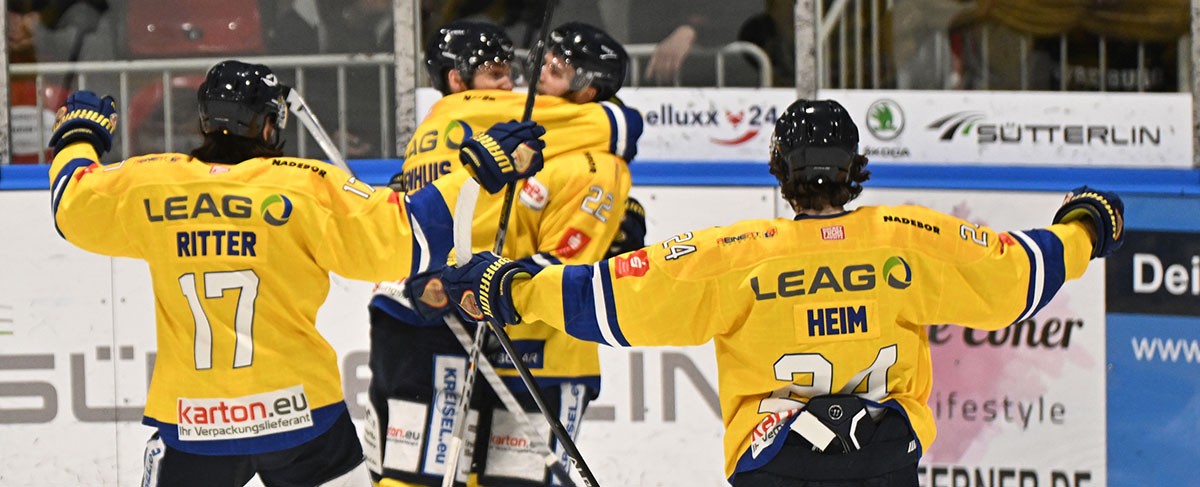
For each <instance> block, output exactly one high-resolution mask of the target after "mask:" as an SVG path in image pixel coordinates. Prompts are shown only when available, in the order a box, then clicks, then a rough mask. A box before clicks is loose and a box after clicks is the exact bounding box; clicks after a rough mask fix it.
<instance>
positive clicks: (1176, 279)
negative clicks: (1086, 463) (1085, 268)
mask: <svg viewBox="0 0 1200 487" xmlns="http://www.w3.org/2000/svg"><path fill="white" fill-rule="evenodd" d="M1126 205H1127V207H1129V208H1130V211H1129V212H1128V213H1127V217H1126V221H1127V222H1128V224H1129V225H1130V227H1133V228H1132V229H1130V230H1128V233H1127V235H1126V237H1125V245H1124V246H1123V247H1122V248H1121V250H1119V251H1118V252H1117V253H1115V254H1113V255H1112V256H1110V257H1109V258H1108V259H1106V262H1105V264H1106V266H1107V275H1108V283H1107V291H1106V296H1107V305H1108V310H1109V320H1108V323H1109V326H1108V340H1107V347H1108V369H1109V371H1108V400H1107V402H1108V446H1109V448H1108V468H1109V485H1110V486H1121V487H1124V486H1140V485H1177V484H1180V483H1181V482H1182V483H1187V482H1189V481H1188V480H1185V479H1196V478H1200V465H1197V463H1196V462H1194V461H1187V460H1184V459H1189V458H1191V459H1194V458H1195V454H1194V453H1192V452H1195V451H1197V449H1200V421H1197V417H1200V200H1196V199H1194V198H1193V199H1186V198H1178V197H1176V198H1169V197H1133V198H1128V199H1126ZM1139 209H1140V210H1141V211H1138V210H1139Z"/></svg>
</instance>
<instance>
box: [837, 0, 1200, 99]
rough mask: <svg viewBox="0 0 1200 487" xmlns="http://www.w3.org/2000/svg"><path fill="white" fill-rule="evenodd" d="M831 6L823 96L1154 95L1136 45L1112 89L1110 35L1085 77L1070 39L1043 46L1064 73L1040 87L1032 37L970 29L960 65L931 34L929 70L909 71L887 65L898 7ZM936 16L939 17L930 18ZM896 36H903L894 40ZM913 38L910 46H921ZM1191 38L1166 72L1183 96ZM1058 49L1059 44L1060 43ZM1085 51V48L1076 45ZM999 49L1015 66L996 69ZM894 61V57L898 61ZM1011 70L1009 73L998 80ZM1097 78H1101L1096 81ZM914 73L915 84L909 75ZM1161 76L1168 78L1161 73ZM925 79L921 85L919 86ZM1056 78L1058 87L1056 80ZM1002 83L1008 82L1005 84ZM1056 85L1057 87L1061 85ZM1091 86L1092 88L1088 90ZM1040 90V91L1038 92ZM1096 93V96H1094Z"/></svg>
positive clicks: (988, 27)
mask: <svg viewBox="0 0 1200 487" xmlns="http://www.w3.org/2000/svg"><path fill="white" fill-rule="evenodd" d="M824 7H825V2H824V1H820V0H818V1H817V2H815V8H816V11H817V17H818V19H820V21H819V22H817V26H816V27H817V49H816V56H817V82H818V83H819V85H820V87H822V88H837V89H888V88H901V89H914V88H917V89H975V90H989V89H1019V90H1030V89H1043V90H1045V89H1049V90H1055V89H1057V90H1059V91H1067V90H1069V89H1071V87H1072V85H1073V84H1079V83H1081V82H1086V81H1087V79H1088V78H1091V77H1093V76H1092V74H1095V75H1096V76H1094V77H1095V78H1097V79H1096V83H1095V84H1096V88H1097V89H1098V90H1099V91H1110V90H1114V89H1118V90H1122V91H1136V92H1144V91H1148V89H1152V88H1153V85H1154V82H1155V74H1154V72H1153V70H1152V66H1150V65H1149V61H1148V59H1147V45H1148V43H1146V42H1137V43H1136V48H1135V52H1136V54H1135V56H1136V60H1134V62H1133V67H1132V68H1131V69H1124V70H1121V71H1120V72H1117V73H1115V77H1116V81H1117V83H1119V86H1115V85H1113V81H1114V79H1113V77H1114V72H1113V70H1112V69H1111V66H1113V65H1114V64H1113V61H1112V59H1111V58H1110V54H1109V49H1110V46H1111V43H1112V41H1111V40H1110V39H1109V38H1108V37H1106V36H1103V35H1097V36H1096V37H1097V39H1096V46H1095V50H1094V51H1093V50H1092V49H1090V48H1089V49H1087V50H1088V51H1089V52H1087V53H1085V55H1089V56H1091V55H1095V56H1096V58H1097V60H1096V64H1097V66H1096V68H1094V69H1090V70H1089V71H1088V72H1079V68H1072V67H1071V65H1070V63H1069V60H1070V59H1072V57H1073V56H1079V55H1081V54H1080V53H1078V52H1077V51H1075V52H1073V51H1071V50H1070V49H1069V46H1068V44H1069V43H1068V39H1069V35H1068V34H1066V33H1064V34H1061V35H1058V36H1054V37H1047V38H1042V39H1044V40H1047V41H1049V42H1053V43H1056V44H1057V49H1056V51H1055V53H1054V54H1055V55H1057V63H1058V65H1057V66H1056V67H1055V68H1056V69H1055V70H1054V72H1053V73H1052V75H1051V76H1050V78H1049V81H1047V80H1043V81H1042V82H1039V83H1034V82H1033V81H1031V78H1032V77H1033V76H1034V75H1035V74H1036V73H1039V72H1040V71H1042V70H1041V69H1039V67H1038V66H1035V64H1036V63H1035V60H1034V59H1033V55H1032V54H1031V53H1032V52H1033V47H1034V43H1035V40H1036V38H1035V37H1034V36H1032V35H1029V34H1025V33H1020V32H1017V31H1013V30H1009V29H1002V28H1000V27H998V26H997V25H994V24H991V23H988V22H980V23H976V24H973V25H969V26H961V27H960V28H959V33H960V34H963V35H964V36H965V37H960V39H963V38H965V39H966V40H967V44H968V46H967V47H965V48H963V47H962V46H960V50H959V52H958V53H957V54H958V59H957V62H958V65H957V66H956V60H955V56H953V55H952V52H951V42H950V32H947V31H944V30H943V31H939V32H932V33H930V35H929V36H928V37H926V38H924V39H922V40H920V41H922V42H924V44H923V45H924V48H925V51H924V52H925V53H926V54H927V55H928V58H927V59H923V60H920V61H921V62H925V63H926V64H924V66H926V67H925V68H914V67H913V66H911V65H910V66H903V65H902V64H901V63H917V62H918V60H917V59H911V58H910V59H891V60H889V59H888V56H887V55H886V52H887V50H888V46H891V45H893V42H892V39H885V38H884V37H883V32H882V30H881V28H880V27H881V25H883V24H884V19H885V17H887V16H889V15H892V14H893V13H894V12H893V9H894V8H895V2H894V0H833V2H832V3H830V4H829V6H828V8H824ZM930 14H931V15H932V14H933V13H930ZM1001 33H1003V34H1005V35H1006V36H1007V37H1006V38H1005V39H1007V40H1011V41H1013V42H1004V41H999V42H997V41H994V40H993V37H997V36H998V35H999V34H1001ZM893 35H898V33H894V34H893ZM911 37H912V36H908V38H906V41H914V42H916V40H914V39H911ZM1185 39H1186V37H1185V38H1181V39H1180V42H1179V46H1178V49H1177V52H1178V53H1180V55H1178V56H1176V58H1177V60H1178V63H1177V65H1176V66H1167V67H1162V66H1160V68H1162V69H1169V70H1173V71H1175V73H1173V74H1177V76H1178V78H1177V79H1178V86H1179V89H1180V90H1181V91H1188V89H1189V87H1190V83H1189V82H1188V80H1190V77H1191V70H1190V69H1189V64H1188V62H1189V60H1190V57H1189V56H1187V55H1184V53H1187V52H1189V49H1188V48H1187V46H1186V43H1185V42H1183V41H1184V40H1185ZM1055 41H1056V42H1055ZM1075 46H1076V47H1079V45H1078V44H1075ZM1000 49H1012V51H1009V53H1014V51H1015V56H1011V58H1012V59H1013V61H1012V65H1008V66H1005V65H1003V64H1002V63H1001V62H1000V61H997V60H996V59H995V58H994V57H993V54H995V53H997V52H1000V51H999V50H1000ZM893 56H894V53H893ZM1000 70H1004V72H999V71H1000ZM1091 71H1095V72H1096V73H1092V72H1091ZM910 73H915V76H914V75H912V74H910ZM1159 74H1161V71H1160V72H1159ZM914 77H921V78H922V80H921V81H914V80H913V79H914ZM1054 78H1057V80H1054ZM998 80H1003V81H998ZM1055 81H1056V82H1055ZM1089 84H1090V83H1089ZM1035 85H1036V86H1035ZM1089 89H1090V88H1089Z"/></svg>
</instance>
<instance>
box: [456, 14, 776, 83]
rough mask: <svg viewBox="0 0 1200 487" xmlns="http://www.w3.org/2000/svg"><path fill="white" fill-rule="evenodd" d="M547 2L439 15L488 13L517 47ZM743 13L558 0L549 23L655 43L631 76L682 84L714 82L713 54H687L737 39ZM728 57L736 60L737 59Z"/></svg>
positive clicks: (738, 72) (532, 33) (733, 72)
mask: <svg viewBox="0 0 1200 487" xmlns="http://www.w3.org/2000/svg"><path fill="white" fill-rule="evenodd" d="M767 3H768V4H773V3H774V4H778V5H779V6H781V7H782V9H783V10H787V12H788V13H787V14H786V15H787V16H788V18H790V12H791V11H790V8H791V2H789V1H777V2H770V1H769V2H767ZM546 4H547V0H451V1H448V2H446V4H445V6H444V8H443V9H442V14H441V15H442V20H443V21H450V20H453V19H459V18H486V19H488V20H490V21H493V22H496V23H498V24H500V25H502V26H504V27H505V28H506V30H507V32H508V34H509V36H510V37H512V39H513V40H514V42H515V43H516V44H517V46H519V47H527V46H530V45H532V44H533V40H534V38H535V37H536V35H537V28H538V25H539V24H540V23H541V19H542V16H543V13H544V11H545V10H544V9H545V8H546ZM768 8H771V7H770V6H769V5H768ZM747 15H748V12H747V9H746V5H745V4H744V3H739V2H729V1H718V0H692V1H687V2H685V1H682V0H655V1H642V2H634V1H632V0H559V1H558V3H557V7H556V8H555V10H554V20H553V22H554V23H555V24H559V23H563V22H570V21H581V22H586V23H590V24H593V25H597V26H598V27H600V28H602V29H604V30H605V31H607V32H610V33H611V34H612V36H613V38H615V39H617V40H618V41H620V42H621V43H622V44H626V45H628V44H654V45H655V49H654V53H653V54H652V55H651V56H650V58H649V60H647V61H646V62H645V68H644V69H642V70H640V73H641V74H640V75H639V77H640V78H641V79H639V80H631V81H633V82H634V83H639V84H640V83H641V82H648V83H650V84H653V85H673V84H675V81H676V79H678V80H679V84H681V85H686V86H715V85H716V75H715V70H714V69H713V65H712V63H711V62H709V61H711V58H707V59H704V60H703V61H700V60H697V59H692V60H689V59H688V58H689V55H690V54H692V53H693V50H694V49H695V48H696V47H697V46H702V47H709V48H717V47H720V46H723V45H725V44H728V43H730V42H733V41H736V40H738V39H737V32H738V26H739V24H740V23H741V22H742V21H743V20H744V19H746V18H747ZM788 25H790V23H789V24H788ZM788 31H789V32H790V28H789V30H788ZM635 61H636V57H635ZM729 61H731V62H732V63H733V64H736V63H737V62H738V59H736V58H729ZM640 64H641V63H640V62H639V65H640ZM756 76H757V75H755V74H752V70H749V69H737V68H736V67H735V68H733V69H730V68H727V72H726V84H729V85H740V86H747V85H755V84H756V83H757V82H758V79H757V77H756Z"/></svg>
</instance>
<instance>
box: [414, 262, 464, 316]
mask: <svg viewBox="0 0 1200 487" xmlns="http://www.w3.org/2000/svg"><path fill="white" fill-rule="evenodd" d="M404 297H405V298H408V302H409V303H411V304H412V307H413V310H414V311H416V312H417V314H418V315H420V316H421V318H423V319H424V320H425V322H426V323H431V322H436V321H434V320H439V319H441V317H442V316H445V315H446V314H447V313H449V312H450V310H452V309H454V307H453V306H452V305H451V304H452V303H450V298H449V297H448V296H447V295H446V286H445V285H444V284H443V283H442V269H438V270H436V271H425V272H421V273H418V274H413V275H411V276H408V279H405V281H404Z"/></svg>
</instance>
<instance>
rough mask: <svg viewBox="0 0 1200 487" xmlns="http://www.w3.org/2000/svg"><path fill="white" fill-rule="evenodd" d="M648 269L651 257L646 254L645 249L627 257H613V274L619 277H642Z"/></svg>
mask: <svg viewBox="0 0 1200 487" xmlns="http://www.w3.org/2000/svg"><path fill="white" fill-rule="evenodd" d="M648 270H650V258H649V257H647V256H646V250H645V249H642V250H638V251H636V252H633V253H631V254H628V256H626V257H616V258H614V259H613V275H614V276H616V278H617V279H620V278H622V277H627V276H633V277H642V276H644V275H646V271H648Z"/></svg>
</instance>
